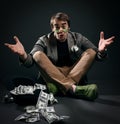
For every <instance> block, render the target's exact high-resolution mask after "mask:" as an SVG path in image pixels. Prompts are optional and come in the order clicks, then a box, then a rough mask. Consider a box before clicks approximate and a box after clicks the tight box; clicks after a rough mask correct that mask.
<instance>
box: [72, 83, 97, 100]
mask: <svg viewBox="0 0 120 124" xmlns="http://www.w3.org/2000/svg"><path fill="white" fill-rule="evenodd" d="M74 95H75V96H77V97H80V98H84V99H88V100H95V99H96V98H97V96H98V93H97V85H96V84H88V85H84V86H76V89H75V93H74Z"/></svg>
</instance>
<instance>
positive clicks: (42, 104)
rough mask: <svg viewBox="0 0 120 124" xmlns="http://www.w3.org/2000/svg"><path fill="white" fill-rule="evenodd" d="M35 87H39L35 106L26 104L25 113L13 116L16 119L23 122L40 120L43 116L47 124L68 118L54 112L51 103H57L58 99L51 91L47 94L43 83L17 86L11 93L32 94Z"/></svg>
mask: <svg viewBox="0 0 120 124" xmlns="http://www.w3.org/2000/svg"><path fill="white" fill-rule="evenodd" d="M20 87H21V88H20ZM22 88H23V89H24V90H23V89H22ZM29 88H30V89H29ZM21 89H22V90H21ZM26 89H27V90H26ZM36 89H41V91H40V93H39V97H38V100H37V103H36V105H35V106H26V107H25V108H24V109H25V113H23V114H21V115H19V116H18V117H17V118H15V120H16V121H18V120H23V121H25V122H36V121H40V120H42V119H43V118H44V119H45V121H47V122H48V123H49V124H51V123H53V122H56V121H61V120H64V119H68V118H69V116H60V115H57V114H56V112H55V108H54V106H52V105H53V104H54V103H58V101H57V99H56V98H55V97H54V95H53V94H52V93H49V94H48V93H46V92H45V91H44V90H45V89H46V87H45V86H44V85H41V84H40V85H39V84H35V86H29V87H27V88H26V86H18V87H16V88H15V89H14V91H12V93H14V94H16V95H17V94H23V93H26V94H29V93H30V94H33V92H34V90H36Z"/></svg>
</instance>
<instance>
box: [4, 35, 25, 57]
mask: <svg viewBox="0 0 120 124" xmlns="http://www.w3.org/2000/svg"><path fill="white" fill-rule="evenodd" d="M14 40H15V42H16V43H15V44H9V43H5V46H7V47H8V48H9V49H11V51H13V52H14V53H16V54H18V55H20V56H23V55H24V54H25V50H24V47H23V45H22V44H21V42H20V41H19V39H18V37H16V36H14Z"/></svg>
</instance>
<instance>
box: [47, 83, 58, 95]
mask: <svg viewBox="0 0 120 124" xmlns="http://www.w3.org/2000/svg"><path fill="white" fill-rule="evenodd" d="M47 88H48V91H49V92H51V93H53V95H56V94H57V93H58V88H57V86H56V85H55V84H53V83H47Z"/></svg>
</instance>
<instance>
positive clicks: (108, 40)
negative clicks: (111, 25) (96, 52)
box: [107, 36, 115, 42]
mask: <svg viewBox="0 0 120 124" xmlns="http://www.w3.org/2000/svg"><path fill="white" fill-rule="evenodd" d="M114 38H115V36H112V37H110V38H108V39H107V42H113V40H114Z"/></svg>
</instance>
